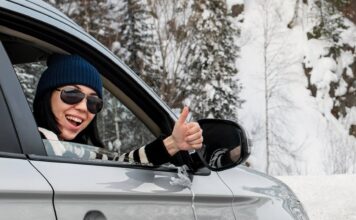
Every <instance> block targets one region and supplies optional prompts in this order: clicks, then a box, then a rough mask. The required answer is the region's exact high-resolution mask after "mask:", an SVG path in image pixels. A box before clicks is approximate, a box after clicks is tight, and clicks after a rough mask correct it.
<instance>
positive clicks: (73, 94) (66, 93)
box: [61, 89, 85, 105]
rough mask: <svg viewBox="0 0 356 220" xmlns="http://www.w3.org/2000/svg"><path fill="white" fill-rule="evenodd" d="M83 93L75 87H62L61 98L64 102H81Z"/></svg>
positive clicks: (71, 103)
mask: <svg viewBox="0 0 356 220" xmlns="http://www.w3.org/2000/svg"><path fill="white" fill-rule="evenodd" d="M84 97H85V94H84V93H82V92H81V91H79V90H77V89H63V90H62V92H61V99H62V101H63V102H64V103H67V104H70V105H73V104H77V103H79V102H81V101H82V100H83V99H84Z"/></svg>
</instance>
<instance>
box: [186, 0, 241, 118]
mask: <svg viewBox="0 0 356 220" xmlns="http://www.w3.org/2000/svg"><path fill="white" fill-rule="evenodd" d="M193 10H194V11H195V12H196V13H195V30H194V32H193V41H194V43H195V44H194V45H192V47H191V51H190V53H189V57H188V63H189V66H187V72H189V73H190V74H191V75H192V81H191V84H192V85H191V88H188V89H191V90H192V92H191V96H190V97H189V98H190V99H191V105H190V106H192V109H193V111H194V115H195V117H196V118H203V117H213V118H225V119H233V120H236V119H237V113H236V109H237V108H238V107H239V106H240V105H241V103H242V100H240V99H239V98H238V93H239V92H240V90H241V86H240V85H239V83H238V81H237V80H236V78H235V76H236V74H237V72H238V70H237V68H236V64H235V61H236V58H237V56H238V52H239V51H238V47H237V46H236V45H235V44H234V37H236V36H237V35H238V34H239V32H238V30H237V29H235V28H234V27H233V25H232V23H231V21H230V20H229V16H228V14H227V5H226V3H225V2H224V1H221V0H212V1H205V0H200V1H195V4H194V5H193Z"/></svg>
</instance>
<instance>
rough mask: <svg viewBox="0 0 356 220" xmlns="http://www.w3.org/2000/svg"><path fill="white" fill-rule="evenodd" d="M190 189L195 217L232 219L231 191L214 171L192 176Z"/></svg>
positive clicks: (213, 219) (212, 219) (206, 219)
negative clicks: (206, 174)
mask: <svg viewBox="0 0 356 220" xmlns="http://www.w3.org/2000/svg"><path fill="white" fill-rule="evenodd" d="M192 182H193V184H192V186H191V189H192V191H193V193H194V208H195V213H196V216H197V219H205V220H208V219H211V220H216V219H221V220H229V219H234V218H235V217H234V212H233V210H232V206H231V204H232V192H231V191H230V190H229V188H227V187H226V186H225V185H224V183H223V182H222V181H221V180H220V178H219V176H218V174H217V173H216V172H211V173H210V175H209V176H194V177H193V181H192Z"/></svg>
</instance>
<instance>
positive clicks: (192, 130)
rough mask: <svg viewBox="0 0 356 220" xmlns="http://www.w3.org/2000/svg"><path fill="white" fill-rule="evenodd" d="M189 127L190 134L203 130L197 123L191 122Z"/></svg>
mask: <svg viewBox="0 0 356 220" xmlns="http://www.w3.org/2000/svg"><path fill="white" fill-rule="evenodd" d="M187 127H188V131H187V132H188V134H194V133H197V132H199V131H201V128H200V126H199V124H198V123H197V122H190V123H188V124H187Z"/></svg>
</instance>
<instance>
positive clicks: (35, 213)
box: [0, 41, 56, 220]
mask: <svg viewBox="0 0 356 220" xmlns="http://www.w3.org/2000/svg"><path fill="white" fill-rule="evenodd" d="M0 66H1V72H0V122H1V126H0V213H1V219H9V220H11V219H13V220H16V219H29V220H30V219H56V217H55V212H54V208H53V203H52V196H53V190H52V188H51V187H50V185H49V184H48V182H47V181H46V179H45V178H44V177H43V176H42V175H41V174H40V173H39V172H38V171H37V170H36V169H35V168H34V167H33V165H32V164H31V162H30V161H28V160H27V158H26V156H25V154H23V152H22V148H21V146H23V144H25V139H26V137H23V138H21V139H20V138H18V137H19V135H21V132H22V131H23V130H21V129H16V128H17V126H16V124H15V123H14V121H17V123H22V126H25V125H26V124H27V122H28V118H27V116H28V115H26V114H24V115H23V114H22V115H18V114H17V113H18V111H17V110H18V109H21V108H23V107H24V106H23V104H27V103H26V101H25V100H24V97H22V96H23V94H22V91H21V88H20V87H19V84H18V82H17V79H16V76H15V74H14V71H13V69H12V66H11V63H10V61H9V58H8V57H7V54H6V53H5V50H4V47H3V45H2V43H1V41H0ZM19 95H21V97H19ZM13 100H16V102H14V101H13Z"/></svg>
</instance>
